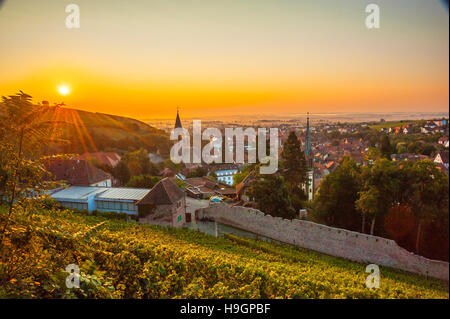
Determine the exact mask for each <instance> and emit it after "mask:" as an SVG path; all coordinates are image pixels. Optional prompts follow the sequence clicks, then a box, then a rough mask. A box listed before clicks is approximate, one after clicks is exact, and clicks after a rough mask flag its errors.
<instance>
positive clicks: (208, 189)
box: [184, 177, 236, 199]
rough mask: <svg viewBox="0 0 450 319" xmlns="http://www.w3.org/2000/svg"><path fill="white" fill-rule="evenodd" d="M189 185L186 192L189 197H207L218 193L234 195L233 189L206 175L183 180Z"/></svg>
mask: <svg viewBox="0 0 450 319" xmlns="http://www.w3.org/2000/svg"><path fill="white" fill-rule="evenodd" d="M184 182H185V183H186V184H188V185H189V186H188V187H187V188H186V193H187V195H188V196H190V197H194V198H201V199H209V198H210V197H211V196H215V195H220V196H225V197H231V198H233V197H235V194H236V192H235V189H234V188H232V187H230V186H228V184H225V183H223V182H220V181H214V180H212V179H210V178H208V177H192V178H187V179H186V180H185V181H184Z"/></svg>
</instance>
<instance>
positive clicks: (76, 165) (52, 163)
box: [44, 159, 111, 186]
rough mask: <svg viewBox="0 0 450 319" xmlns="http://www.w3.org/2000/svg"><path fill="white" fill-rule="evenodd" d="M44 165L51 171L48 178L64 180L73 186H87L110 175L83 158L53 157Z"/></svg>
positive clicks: (109, 177) (108, 177)
mask: <svg viewBox="0 0 450 319" xmlns="http://www.w3.org/2000/svg"><path fill="white" fill-rule="evenodd" d="M44 166H45V169H46V170H47V171H49V172H50V173H51V176H48V179H49V180H54V181H66V182H67V183H68V184H70V185H74V186H89V185H91V184H94V183H98V182H101V181H104V180H107V179H111V175H109V174H108V173H106V172H104V171H102V170H101V169H99V168H97V167H95V166H94V165H93V164H91V163H90V162H88V161H85V160H73V159H55V160H49V161H48V162H46V163H45V164H44Z"/></svg>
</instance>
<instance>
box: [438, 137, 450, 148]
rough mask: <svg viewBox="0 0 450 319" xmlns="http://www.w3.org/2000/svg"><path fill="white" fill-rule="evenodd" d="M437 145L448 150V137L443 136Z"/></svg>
mask: <svg viewBox="0 0 450 319" xmlns="http://www.w3.org/2000/svg"><path fill="white" fill-rule="evenodd" d="M438 143H439V144H441V145H442V146H444V147H447V148H448V146H449V141H448V137H445V136H444V137H441V138H440V139H439V141H438Z"/></svg>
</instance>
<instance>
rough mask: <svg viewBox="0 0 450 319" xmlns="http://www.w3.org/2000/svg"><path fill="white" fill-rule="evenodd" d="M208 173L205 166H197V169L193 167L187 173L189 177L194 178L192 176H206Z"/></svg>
mask: <svg viewBox="0 0 450 319" xmlns="http://www.w3.org/2000/svg"><path fill="white" fill-rule="evenodd" d="M207 174H208V171H207V170H206V168H203V167H197V168H195V169H193V170H192V171H190V172H189V173H187V176H186V177H187V178H192V177H203V176H206V175H207Z"/></svg>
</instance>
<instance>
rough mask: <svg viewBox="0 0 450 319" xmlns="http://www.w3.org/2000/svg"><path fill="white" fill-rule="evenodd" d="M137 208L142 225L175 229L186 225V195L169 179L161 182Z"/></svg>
mask: <svg viewBox="0 0 450 319" xmlns="http://www.w3.org/2000/svg"><path fill="white" fill-rule="evenodd" d="M137 206H138V210H139V222H141V223H148V224H158V225H165V226H173V227H180V226H183V225H184V224H185V223H186V196H185V193H184V192H183V191H182V190H181V189H180V188H179V187H178V186H177V185H176V184H175V183H174V182H173V181H172V180H171V179H169V178H164V179H162V180H161V181H159V182H158V183H157V184H156V185H155V186H154V187H153V188H152V190H151V191H150V192H148V193H147V194H146V195H145V196H144V197H143V198H142V199H140V200H139V201H138V202H137Z"/></svg>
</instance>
